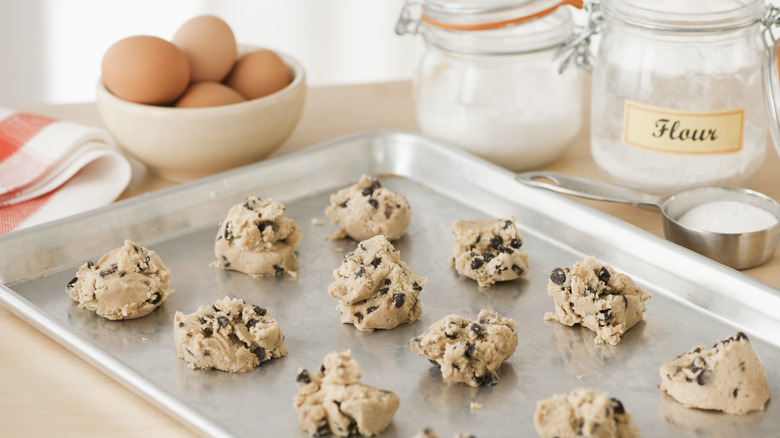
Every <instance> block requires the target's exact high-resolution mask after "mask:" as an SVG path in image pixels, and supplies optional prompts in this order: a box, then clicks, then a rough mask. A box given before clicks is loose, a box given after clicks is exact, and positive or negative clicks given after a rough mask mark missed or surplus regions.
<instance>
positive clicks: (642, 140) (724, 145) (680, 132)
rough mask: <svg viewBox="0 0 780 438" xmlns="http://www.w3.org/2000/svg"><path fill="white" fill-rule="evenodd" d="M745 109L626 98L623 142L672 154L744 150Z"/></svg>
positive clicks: (723, 152) (711, 153) (712, 153)
mask: <svg viewBox="0 0 780 438" xmlns="http://www.w3.org/2000/svg"><path fill="white" fill-rule="evenodd" d="M744 130H745V108H739V109H731V110H724V111H706V112H702V111H683V110H674V109H668V108H659V107H655V106H650V105H644V104H641V103H637V102H632V101H630V100H626V101H625V111H624V113H623V143H625V144H627V145H628V146H633V147H637V148H643V149H650V150H654V151H658V152H665V153H670V154H687V155H714V154H730V153H734V152H739V151H740V150H742V141H743V134H744Z"/></svg>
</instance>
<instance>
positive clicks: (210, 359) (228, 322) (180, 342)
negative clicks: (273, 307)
mask: <svg viewBox="0 0 780 438" xmlns="http://www.w3.org/2000/svg"><path fill="white" fill-rule="evenodd" d="M173 337H174V341H175V342H176V354H177V356H178V357H179V359H184V360H185V361H186V362H187V364H188V366H189V367H190V368H192V369H195V368H203V369H210V368H215V369H218V370H222V371H229V372H233V373H239V372H244V371H249V370H251V369H252V368H254V367H256V366H258V365H260V363H262V362H265V361H267V360H271V359H274V358H277V357H282V356H286V355H287V348H285V346H284V334H282V330H281V329H280V328H279V324H278V323H277V322H276V318H274V316H273V315H272V314H271V312H269V311H268V310H266V309H265V308H263V307H260V306H255V305H251V304H247V303H246V302H245V301H244V300H240V299H231V298H229V297H225V298H224V299H222V300H220V301H217V302H216V303H215V304H214V305H213V306H208V307H203V306H201V307H200V308H199V309H198V310H197V311H196V312H195V313H190V314H188V315H185V314H184V313H181V312H176V316H175V317H174V323H173Z"/></svg>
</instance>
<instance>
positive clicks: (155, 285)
mask: <svg viewBox="0 0 780 438" xmlns="http://www.w3.org/2000/svg"><path fill="white" fill-rule="evenodd" d="M170 278H171V274H170V272H168V268H166V267H165V264H164V263H163V261H162V259H161V258H160V256H158V255H157V254H156V253H155V252H154V251H149V250H147V249H146V248H144V247H143V246H142V245H139V244H137V243H134V242H131V241H129V240H125V243H124V245H123V246H121V247H119V248H116V249H113V250H111V251H109V252H108V253H106V254H105V255H104V256H103V257H101V258H100V260H98V262H97V263H92V262H87V263H85V264H83V265H82V266H81V267H80V268H79V270H78V272H77V273H76V276H75V277H74V278H73V280H71V281H70V283H68V286H67V288H66V289H67V291H68V295H70V297H71V298H72V299H73V301H76V302H78V303H79V308H82V309H87V310H92V311H94V312H95V313H97V314H98V315H100V316H102V317H104V318H108V319H133V318H140V317H142V316H146V315H148V314H150V313H151V312H152V310H154V309H156V308H157V307H159V306H160V305H161V304H162V303H164V302H165V300H167V299H168V297H170V296H171V294H173V289H169V288H168V283H169V282H170Z"/></svg>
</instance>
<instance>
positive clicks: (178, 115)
mask: <svg viewBox="0 0 780 438" xmlns="http://www.w3.org/2000/svg"><path fill="white" fill-rule="evenodd" d="M239 50H240V52H241V53H247V52H248V51H250V50H251V48H248V47H245V46H242V47H241V48H240V49H239ZM277 53H278V54H279V56H280V57H281V58H282V59H283V60H284V62H285V63H286V64H287V66H288V67H289V69H290V73H291V78H292V81H291V82H290V84H289V85H288V86H287V87H285V88H283V89H282V90H279V91H277V92H276V93H273V94H270V95H268V96H265V97H261V98H259V99H253V100H249V101H246V102H241V103H236V104H232V105H223V106H216V107H208V108H174V107H164V106H154V105H143V104H138V103H133V102H128V101H126V100H122V99H120V98H118V97H116V96H114V95H113V94H112V93H111V92H110V91H108V89H106V87H105V86H104V85H103V81H102V79H101V80H100V81H98V85H97V106H98V112H99V114H100V118H101V119H102V121H103V124H104V125H105V127H106V128H107V129H108V131H109V132H110V133H111V135H112V136H113V137H114V139H115V140H116V141H117V143H119V145H120V146H121V147H122V148H123V149H124V150H125V151H126V152H127V153H129V154H130V155H132V156H133V157H135V158H137V159H138V160H139V161H141V162H142V163H144V164H145V165H146V166H147V167H148V168H149V169H150V170H151V171H152V172H153V173H155V174H157V175H158V176H160V177H162V178H164V179H167V180H171V181H176V182H180V181H187V180H191V179H195V178H200V177H203V176H206V175H210V174H213V173H217V172H221V171H223V170H227V169H231V168H234V167H238V166H241V165H244V164H249V163H252V162H255V161H258V160H261V159H263V158H265V157H267V156H268V155H269V154H270V153H271V152H273V151H274V150H275V149H276V148H278V147H279V146H281V144H282V143H283V142H284V141H285V140H286V139H287V138H288V137H289V136H290V134H291V133H292V131H293V129H295V126H296V125H297V124H298V121H299V120H300V117H301V113H302V111H303V103H304V100H305V98H306V75H305V73H304V70H303V67H302V66H301V64H300V63H299V62H298V61H296V60H295V59H293V58H292V57H290V56H288V55H285V54H283V53H279V52H277Z"/></svg>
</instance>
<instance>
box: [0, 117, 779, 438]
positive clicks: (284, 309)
mask: <svg viewBox="0 0 780 438" xmlns="http://www.w3.org/2000/svg"><path fill="white" fill-rule="evenodd" d="M363 174H368V175H376V176H380V177H381V181H382V183H383V184H384V185H385V186H387V187H389V188H391V189H393V190H396V191H398V192H400V193H402V194H404V195H405V196H406V197H407V198H408V199H409V202H410V204H411V206H412V211H413V217H412V223H411V226H410V227H409V230H408V232H407V235H406V236H405V237H403V238H402V239H400V240H399V241H397V242H396V243H395V246H396V247H397V248H398V249H399V250H400V251H401V258H402V259H403V260H404V261H405V262H406V263H407V264H408V265H409V266H410V267H411V268H412V269H413V270H414V271H415V272H417V273H418V274H420V275H423V276H426V277H428V283H427V285H426V286H425V288H424V290H423V291H422V294H421V296H420V297H421V302H422V306H423V314H422V317H421V318H420V319H419V320H418V321H417V322H414V323H412V324H408V325H403V326H401V327H398V328H396V329H394V330H388V331H377V332H372V333H363V332H360V331H358V330H356V329H355V328H354V327H353V326H351V325H343V324H341V323H339V320H338V310H337V308H336V300H334V299H332V298H330V297H329V296H328V293H327V286H328V284H329V283H330V282H331V281H332V271H333V270H334V269H335V268H337V267H338V266H339V264H340V263H341V261H342V259H343V256H344V254H345V253H346V252H348V251H350V250H351V249H352V247H353V246H354V245H355V242H354V241H351V240H340V241H339V240H337V241H334V240H331V239H327V236H329V235H330V234H332V233H333V232H334V231H335V228H334V227H333V226H332V225H330V224H329V220H327V219H328V218H327V217H326V216H325V215H324V213H323V211H324V209H325V207H326V205H327V204H328V199H329V194H331V193H333V192H335V191H336V190H337V189H339V188H341V187H344V186H346V185H348V184H351V183H353V182H354V181H356V180H357V179H358V178H359V177H360V176H361V175H363ZM513 177H514V175H513V173H511V172H509V171H507V170H504V169H502V168H500V167H497V166H495V165H492V164H490V163H487V162H485V161H482V160H480V159H478V158H475V157H473V156H471V155H469V154H466V153H464V152H461V151H458V150H456V149H453V148H450V147H448V146H445V145H442V144H439V143H436V142H434V141H431V140H429V139H426V138H425V137H422V136H420V135H417V134H413V133H407V132H400V131H375V132H366V133H360V134H356V135H353V136H349V137H345V138H341V139H336V140H333V141H330V142H327V143H324V144H321V145H317V146H315V147H312V148H309V149H306V150H304V151H301V152H297V153H294V154H291V155H288V156H284V157H281V158H276V159H273V160H268V161H265V162H261V163H257V164H254V165H250V166H248V167H244V168H240V169H237V170H234V171H230V172H226V173H223V174H219V175H215V176H213V177H209V178H206V179H202V180H198V181H195V182H192V183H188V184H183V185H181V186H177V187H173V188H170V189H166V190H162V191H159V192H155V193H152V194H147V195H143V196H139V197H137V198H134V199H130V200H126V201H122V202H118V203H116V204H114V205H110V206H108V207H106V208H102V209H99V210H95V211H93V212H90V213H86V214H81V215H78V216H74V217H71V218H67V219H64V220H60V221H57V222H53V223H50V224H46V225H42V226H38V227H34V228H30V229H28V230H21V231H18V232H14V233H10V234H8V235H5V236H2V237H0V282H2V283H3V284H2V287H0V301H2V304H3V305H4V306H5V307H6V308H8V309H9V310H11V311H12V312H14V313H15V314H16V315H18V316H19V317H21V318H23V319H24V320H26V321H27V322H28V323H30V324H31V325H33V326H35V327H36V328H38V329H39V330H41V331H42V332H44V333H45V334H47V335H48V336H50V337H52V338H53V339H54V340H56V341H57V342H59V343H60V344H62V345H64V346H65V347H66V348H68V349H70V350H71V351H73V352H75V353H76V354H78V355H79V356H80V357H82V358H83V359H84V360H86V361H88V362H89V363H91V364H93V365H94V366H95V367H96V368H98V369H100V370H101V371H103V372H105V373H106V374H108V375H110V376H111V377H113V378H114V379H116V380H117V381H119V382H121V383H122V384H124V385H125V386H127V387H128V388H130V389H131V390H133V391H135V392H136V393H138V394H139V395H141V396H142V397H144V398H145V399H147V400H149V401H150V402H151V403H153V404H154V405H156V406H157V407H159V408H160V409H162V410H163V411H165V412H167V413H168V414H170V415H171V416H173V417H174V418H176V419H178V420H179V421H181V422H182V423H183V424H185V425H187V426H188V427H190V428H191V429H192V430H193V431H196V432H198V433H201V434H203V435H206V436H224V437H228V436H236V437H238V436H247V437H248V436H258V435H260V436H292V437H305V436H307V434H306V433H305V432H304V431H302V430H301V429H300V428H299V427H298V423H297V415H296V413H295V411H294V409H293V407H292V397H293V395H294V394H295V393H296V392H297V387H296V385H295V376H296V373H297V370H298V368H308V369H316V368H317V367H318V365H319V364H320V362H321V361H322V358H323V357H324V356H325V354H326V353H328V352H330V351H334V350H345V349H351V350H352V353H353V357H354V358H355V359H356V360H357V361H358V362H359V363H360V366H361V368H362V373H363V379H362V382H363V383H365V384H369V385H373V386H377V387H380V388H383V389H388V390H391V391H393V392H395V393H396V394H397V395H398V396H399V397H400V399H401V406H400V408H399V410H398V412H397V413H396V415H395V419H394V421H393V423H392V424H391V426H390V427H389V428H388V429H387V430H386V431H385V432H384V434H383V435H382V436H384V437H404V438H409V437H411V436H413V435H414V434H416V433H418V432H420V431H421V430H423V429H424V428H426V427H432V428H434V429H435V430H436V431H437V432H438V433H439V434H441V435H442V436H445V437H448V436H452V435H453V434H455V433H471V434H475V435H477V436H479V437H481V438H485V437H518V436H526V437H528V436H535V435H536V434H535V431H534V426H533V414H534V410H535V406H536V402H537V401H538V400H540V399H543V398H547V397H550V396H552V395H554V394H561V393H568V392H569V391H571V390H573V389H575V388H578V387H587V388H595V389H601V390H605V391H608V392H609V393H610V395H611V396H613V397H617V398H619V399H621V400H622V401H623V403H624V405H625V407H626V410H627V411H628V412H629V413H631V414H632V415H633V417H634V424H635V425H636V426H637V427H638V428H639V430H640V431H641V432H642V435H643V436H649V437H656V436H664V437H672V436H697V437H704V436H711V437H731V436H761V437H765V436H772V435H777V433H778V431H779V430H780V403H777V401H774V400H773V401H771V402H770V403H769V405H768V406H767V408H766V410H765V411H763V412H758V413H753V414H750V415H745V416H730V415H725V414H719V413H716V412H706V411H699V410H693V409H686V408H684V407H682V406H681V405H679V404H678V403H676V402H675V401H674V400H672V399H670V398H669V397H668V396H666V395H664V394H662V393H661V391H660V390H659V389H658V384H659V382H660V379H659V375H658V369H659V367H660V365H661V363H662V362H665V361H669V360H671V359H672V358H674V357H675V356H677V355H678V354H680V353H683V352H685V351H688V350H689V349H691V348H692V347H694V346H697V345H705V346H711V345H712V344H714V343H715V342H716V341H718V340H719V339H722V338H725V337H727V336H730V335H733V334H735V333H736V332H737V331H738V330H742V331H744V332H745V333H747V334H748V335H749V336H750V338H751V340H752V341H753V345H754V347H755V349H756V350H757V352H758V355H759V357H760V358H761V359H762V361H763V363H764V366H765V367H766V369H767V372H768V374H769V383H770V390H771V392H772V393H773V394H774V395H775V396H776V397H778V396H780V367H778V366H776V365H777V364H778V363H780V291H778V290H777V289H775V288H772V287H770V286H768V285H766V284H763V283H760V282H758V281H755V280H753V279H751V278H750V277H747V276H745V275H743V274H741V273H739V272H736V271H734V270H731V269H729V268H726V267H724V266H722V265H719V264H717V263H715V262H712V261H711V260H709V259H706V258H704V257H701V256H699V255H697V254H694V253H692V252H690V251H688V250H685V249H683V248H681V247H679V246H677V245H674V244H672V243H669V242H667V241H665V240H663V239H660V238H658V237H655V236H653V235H651V234H649V233H646V232H644V231H642V230H640V229H638V228H635V227H633V226H631V225H628V224H626V223H624V222H621V221H619V220H616V219H615V218H613V217H610V216H608V215H606V214H603V213H601V212H599V211H597V210H594V209H592V208H589V207H587V206H584V205H583V204H580V203H579V202H577V201H574V200H572V199H569V198H566V197H563V196H560V195H557V194H554V193H549V192H547V191H545V190H537V189H533V188H529V187H525V186H523V185H521V184H519V183H516V182H515V181H514V179H513ZM249 195H255V196H260V197H264V198H272V199H274V200H278V201H281V202H283V203H284V204H286V206H287V213H288V216H289V217H291V218H293V219H294V220H295V221H296V222H297V223H298V224H299V225H300V226H301V228H302V229H303V240H302V242H301V244H300V246H299V248H298V254H299V257H300V260H299V264H300V269H299V271H298V277H297V278H291V277H288V276H284V277H275V278H252V277H249V276H246V275H243V274H241V273H237V272H223V271H220V270H217V269H214V268H211V267H209V263H210V262H211V261H212V260H213V258H214V255H213V244H214V238H215V235H216V231H217V226H218V223H219V222H220V221H221V220H222V219H223V218H224V216H225V215H226V213H227V210H228V208H229V207H230V206H231V205H233V204H235V203H238V202H240V201H242V200H243V199H244V198H245V197H247V196H249ZM487 216H502V217H503V216H514V217H516V218H517V221H518V224H519V226H520V230H521V232H522V234H523V235H524V237H525V240H526V244H525V245H524V247H525V249H526V250H527V251H528V253H529V255H530V261H531V269H530V271H529V273H528V276H527V277H526V278H524V279H521V280H516V281H512V282H507V283H503V284H497V285H494V286H493V287H491V288H485V289H480V288H479V287H477V285H476V283H475V282H473V281H471V280H468V279H465V278H462V277H459V276H458V275H457V274H456V273H455V272H454V271H453V270H452V269H451V268H450V266H449V264H448V260H447V258H448V257H449V255H450V252H451V250H452V247H453V246H454V240H453V237H452V233H451V228H450V227H451V224H452V221H454V220H456V219H477V218H483V217H487ZM314 218H318V219H322V220H326V222H327V224H326V225H325V226H315V224H314V222H313V221H312V219H314ZM124 239H132V240H135V241H137V242H141V243H143V244H144V245H146V246H147V247H149V248H150V249H153V250H155V251H156V252H157V253H159V254H160V256H161V257H162V258H163V260H164V261H165V263H166V264H167V266H168V267H169V269H170V270H171V285H172V287H173V288H174V289H175V291H176V292H175V294H174V295H173V296H172V297H171V299H170V300H169V301H168V302H166V303H165V304H164V305H163V306H162V307H161V308H159V309H157V310H156V311H154V312H153V313H152V314H150V315H149V316H147V317H144V318H141V319H137V320H130V321H108V320H105V319H102V318H99V317H97V316H95V315H94V314H93V313H90V312H87V311H84V310H79V309H78V307H77V306H76V305H75V304H74V303H73V302H71V300H70V298H69V297H68V295H67V293H66V292H65V285H66V284H67V283H68V281H69V280H70V279H71V278H72V277H73V276H74V273H75V271H76V269H77V267H78V266H79V265H81V264H82V263H84V262H85V261H86V260H90V259H91V260H96V259H97V258H98V257H100V255H101V254H103V253H105V252H106V251H108V250H110V249H112V248H114V247H117V246H119V245H121V243H122V241H123V240H124ZM590 255H593V256H595V257H597V258H598V259H600V260H602V261H604V262H606V263H608V264H611V265H612V266H613V267H614V268H615V269H617V270H619V271H621V272H624V273H627V274H629V275H630V276H632V277H633V278H634V280H635V281H636V282H637V283H638V284H639V285H640V286H642V287H643V288H644V289H645V290H646V291H647V292H649V293H650V294H652V296H653V298H652V299H651V300H650V301H648V302H647V309H648V310H647V313H646V314H645V321H644V322H642V323H640V324H639V325H637V326H636V327H634V328H633V329H631V330H630V331H628V332H627V334H626V335H625V336H624V337H623V341H622V342H621V343H620V344H619V345H617V346H614V347H613V346H609V345H596V344H594V342H593V337H594V335H593V333H591V332H590V331H588V330H586V329H583V328H580V327H565V326H563V325H561V324H559V323H555V322H545V321H543V315H544V313H545V312H547V311H552V309H553V301H552V298H550V297H549V296H548V295H547V293H546V291H545V286H546V284H547V279H548V276H549V274H550V272H551V271H552V270H553V269H554V268H556V267H564V266H570V265H571V264H573V263H574V262H576V261H578V260H580V259H583V258H585V257H586V256H590ZM224 296H232V297H239V298H244V299H245V300H247V301H248V302H250V303H255V304H260V305H263V306H265V307H267V308H268V309H269V310H270V311H271V312H272V313H273V314H274V315H275V316H276V318H277V320H278V321H279V324H280V326H281V328H282V330H283V332H284V334H285V336H286V345H287V347H288V349H289V354H288V356H287V357H285V358H282V359H275V360H272V361H270V362H266V363H264V364H263V365H262V366H260V367H259V368H257V369H255V370H253V371H250V372H247V373H241V374H230V373H225V372H220V371H203V370H195V371H193V370H190V369H188V368H187V366H186V364H185V363H184V361H182V360H180V359H177V358H176V350H175V348H174V342H173V322H172V321H173V315H174V313H175V312H176V311H177V310H180V311H183V312H192V311H194V310H195V309H197V307H198V306H199V305H207V304H211V303H214V302H215V301H216V300H217V299H220V298H222V297H224ZM480 309H489V310H493V311H498V312H500V313H501V314H502V315H504V316H508V317H511V318H513V319H514V320H515V321H516V322H517V331H518V335H519V345H518V347H517V350H516V351H515V353H514V355H513V356H512V357H511V358H509V360H507V361H506V362H505V363H504V365H503V366H502V367H501V369H500V371H499V377H500V380H499V382H498V384H497V385H496V386H493V387H482V388H470V387H468V386H466V385H462V384H458V385H451V386H448V385H446V384H444V383H443V382H442V380H441V377H440V374H439V373H438V371H437V370H436V368H435V367H433V366H431V365H430V364H429V362H428V361H427V360H426V359H425V358H422V357H419V356H417V355H415V354H414V353H413V352H412V351H411V349H410V348H409V340H410V339H411V338H412V337H414V336H416V335H417V334H419V333H422V332H424V331H425V330H426V329H427V327H428V326H429V325H430V324H432V323H433V322H434V321H436V320H438V319H440V318H442V317H443V316H445V315H448V314H451V313H456V314H460V315H464V316H467V317H471V318H473V317H475V316H476V314H477V313H478V312H479V310H480ZM471 402H477V403H479V404H481V405H482V407H483V408H482V410H478V411H474V412H472V411H471V410H470V403H471Z"/></svg>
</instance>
